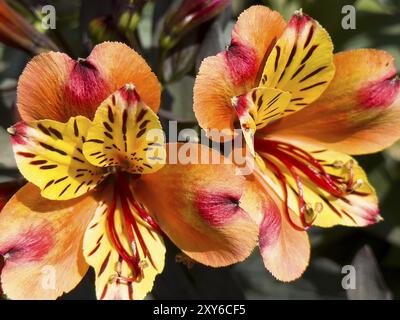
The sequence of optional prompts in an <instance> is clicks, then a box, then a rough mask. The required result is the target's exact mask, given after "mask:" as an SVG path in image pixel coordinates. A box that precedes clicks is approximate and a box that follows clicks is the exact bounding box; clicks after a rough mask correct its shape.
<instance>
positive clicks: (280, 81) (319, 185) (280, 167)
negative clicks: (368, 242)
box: [194, 6, 400, 281]
mask: <svg viewBox="0 0 400 320" xmlns="http://www.w3.org/2000/svg"><path fill="white" fill-rule="evenodd" d="M399 90H400V81H399V79H398V77H397V75H396V68H395V64H394V59H393V58H392V57H391V56H390V55H389V54H388V53H386V52H383V51H378V50H373V49H360V50H353V51H349V52H343V53H339V54H335V55H334V54H333V44H332V42H331V39H330V37H329V35H328V33H327V32H326V30H324V29H323V28H322V27H321V26H320V25H319V23H318V22H316V21H314V20H313V19H312V18H310V17H309V16H307V15H306V14H303V13H302V12H296V13H295V14H294V15H293V17H292V18H291V19H290V21H289V23H288V24H286V23H285V21H284V20H283V18H282V16H281V15H280V14H279V13H277V12H274V11H271V10H269V9H268V8H266V7H263V6H254V7H251V8H249V9H248V10H246V11H245V12H244V13H242V14H241V15H240V17H239V19H238V21H237V23H236V25H235V27H234V29H233V33H232V42H231V44H230V46H229V48H228V49H227V50H226V51H225V52H222V53H220V54H218V55H217V56H213V57H209V58H207V59H205V60H204V61H203V64H202V66H201V68H200V71H199V75H198V77H197V80H196V84H195V91H194V92H195V93H194V99H195V101H194V110H195V113H196V116H197V119H198V121H199V123H200V125H201V126H202V127H203V128H205V129H219V130H223V129H225V132H226V131H228V132H231V134H232V135H234V131H233V129H234V128H235V127H236V126H237V127H241V128H242V132H243V136H244V138H245V140H246V142H247V145H248V147H249V149H250V152H251V153H252V155H253V156H254V157H255V160H256V162H255V163H256V165H255V171H254V175H255V178H256V179H255V180H254V185H257V186H258V187H261V188H262V189H263V190H264V191H265V193H264V196H265V197H266V198H268V199H269V201H270V206H269V210H270V211H269V213H268V214H266V215H264V216H262V217H258V219H259V220H258V222H259V224H260V244H259V245H260V250H261V254H262V256H263V259H264V264H265V266H266V268H268V269H269V270H270V271H271V273H272V274H273V275H274V276H275V277H276V278H278V279H280V280H283V281H290V280H294V279H296V278H298V277H299V276H300V275H301V274H302V273H303V271H304V270H305V268H306V267H307V265H308V261H309V255H310V252H309V251H310V248H309V240H308V237H307V233H306V232H305V230H306V229H307V228H308V227H310V226H311V225H316V226H321V227H330V226H334V225H339V224H340V225H346V226H366V225H370V224H373V223H375V222H377V221H379V220H380V215H379V210H378V205H377V197H376V194H375V191H374V189H373V188H372V186H370V184H369V183H368V180H367V177H366V174H365V173H364V171H363V170H362V168H360V166H359V165H358V164H357V162H356V161H355V160H354V159H353V158H352V157H350V156H349V155H350V154H365V153H372V152H377V151H380V150H382V149H383V148H385V147H387V146H389V145H390V144H392V143H393V142H394V141H396V140H397V139H398V138H399V137H400V123H399V120H400V95H399Z"/></svg>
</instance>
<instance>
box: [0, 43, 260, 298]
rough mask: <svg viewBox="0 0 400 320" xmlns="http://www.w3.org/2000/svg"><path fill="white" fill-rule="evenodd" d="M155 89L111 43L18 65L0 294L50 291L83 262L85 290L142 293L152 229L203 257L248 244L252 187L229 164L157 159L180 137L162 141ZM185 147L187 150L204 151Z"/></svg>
mask: <svg viewBox="0 0 400 320" xmlns="http://www.w3.org/2000/svg"><path fill="white" fill-rule="evenodd" d="M159 100H160V85H159V83H158V81H157V79H156V77H155V75H154V74H153V73H152V72H151V70H150V68H149V66H148V65H147V64H146V62H145V61H144V60H143V59H142V58H141V57H140V56H139V55H138V54H137V53H136V52H135V51H133V50H132V49H130V48H129V47H127V46H126V45H124V44H121V43H103V44H101V45H98V46H96V47H95V48H94V49H93V51H92V53H91V54H90V56H89V57H88V58H87V59H79V60H78V61H75V60H72V59H71V58H69V57H68V56H67V55H65V54H62V53H55V52H50V53H44V54H41V55H39V56H37V57H35V58H34V59H33V60H32V61H31V62H30V63H29V64H28V66H27V67H26V69H25V71H24V72H23V74H22V75H21V77H20V80H19V85H18V97H17V105H18V108H19V112H20V114H21V117H22V120H23V122H20V123H17V124H16V125H14V126H13V127H11V128H10V129H9V132H10V134H11V140H12V145H13V150H14V153H15V157H16V161H17V164H18V168H19V170H20V171H21V173H22V175H23V176H24V177H25V178H26V179H27V180H28V181H29V183H28V184H26V185H25V186H24V187H23V188H22V189H20V190H19V191H18V192H17V193H16V194H15V195H14V197H13V198H11V199H10V200H9V202H8V203H7V204H6V206H5V207H4V208H3V210H2V211H1V214H0V254H1V255H2V256H3V257H4V260H5V265H4V267H3V269H2V271H1V283H2V288H3V290H4V293H5V294H6V295H7V296H8V297H9V298H11V299H54V298H57V297H58V296H60V295H61V294H63V293H64V292H68V291H70V290H72V289H73V288H74V287H75V286H76V285H77V284H78V283H79V282H80V280H81V279H82V277H83V276H84V275H85V273H86V271H87V270H88V267H89V266H92V267H93V268H94V270H95V273H96V294H97V298H99V299H142V298H144V297H145V296H146V294H147V293H148V292H149V291H150V290H151V289H152V286H153V282H154V279H155V277H156V275H157V274H159V273H160V272H161V271H162V270H163V267H164V255H165V247H164V244H163V237H164V235H166V236H168V237H169V238H170V239H171V240H172V241H173V242H174V243H175V244H176V245H177V246H178V247H179V248H180V249H182V251H183V252H184V253H185V254H187V255H188V256H189V257H191V258H192V259H194V260H196V261H199V262H201V263H204V264H206V265H209V266H214V267H217V266H226V265H229V264H232V263H235V262H237V261H240V260H243V259H245V258H246V257H247V256H248V255H249V254H250V252H251V251H252V249H253V248H254V247H255V246H256V245H257V229H258V226H257V225H256V223H254V222H253V221H252V220H251V219H249V213H248V211H247V210H246V209H245V207H246V203H248V205H247V206H248V208H249V209H248V210H251V198H252V197H251V196H249V197H247V195H248V193H246V196H245V192H244V190H245V185H246V181H245V178H244V177H242V176H237V175H235V174H234V173H235V166H234V165H233V164H221V165H213V164H198V165H197V164H191V163H189V164H187V165H180V164H175V165H173V164H168V159H167V158H168V155H167V152H166V150H167V149H173V148H175V147H176V148H177V150H178V151H179V150H180V148H181V147H182V145H176V144H175V145H167V146H165V144H164V136H163V133H162V131H161V126H160V122H159V120H158V117H157V115H156V112H157V110H158V107H159ZM192 146H194V148H192V151H193V150H195V151H194V152H192V154H191V156H192V157H197V156H198V155H199V152H200V151H204V150H205V151H208V152H210V155H212V154H213V153H212V152H211V151H210V150H209V149H208V148H205V147H201V146H197V145H192ZM202 154H203V153H202ZM214 156H215V155H214ZM218 156H219V155H218ZM246 199H249V200H248V201H247V200H246ZM238 230H240V232H238ZM46 277H48V278H46ZM46 279H47V280H46Z"/></svg>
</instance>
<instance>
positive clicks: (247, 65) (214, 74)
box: [194, 6, 285, 135]
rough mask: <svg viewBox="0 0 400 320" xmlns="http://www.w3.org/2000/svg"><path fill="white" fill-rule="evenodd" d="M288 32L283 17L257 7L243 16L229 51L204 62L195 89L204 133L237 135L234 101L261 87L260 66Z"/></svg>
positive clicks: (196, 110) (233, 35)
mask: <svg viewBox="0 0 400 320" xmlns="http://www.w3.org/2000/svg"><path fill="white" fill-rule="evenodd" d="M284 28H285V21H284V20H283V18H282V16H281V15H280V14H279V13H277V12H275V11H271V10H270V9H268V8H267V7H264V6H253V7H251V8H249V9H247V10H245V11H244V12H243V13H242V14H241V15H240V17H239V19H238V21H237V23H236V25H235V27H234V29H233V31H232V42H231V45H230V46H229V48H228V49H227V50H226V51H224V52H221V53H219V54H218V55H216V56H212V57H208V58H206V59H205V60H204V61H203V63H202V64H201V67H200V70H199V74H198V75H197V77H196V83H195V87H194V111H195V113H196V118H197V120H198V121H199V124H200V126H201V127H202V128H203V129H217V130H223V129H226V133H227V134H230V135H232V134H233V128H234V127H233V122H234V121H235V119H236V115H235V113H234V111H233V109H232V103H231V99H232V98H233V97H235V96H240V95H242V94H244V93H246V92H248V91H250V90H251V89H252V88H254V87H257V85H256V79H257V75H258V72H259V69H260V66H261V64H262V63H263V62H264V61H265V59H266V57H267V56H268V54H269V52H270V49H271V48H272V46H273V45H274V43H275V41H276V39H277V38H278V37H279V36H280V35H281V34H282V32H283V30H284Z"/></svg>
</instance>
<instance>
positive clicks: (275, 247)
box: [247, 171, 310, 282]
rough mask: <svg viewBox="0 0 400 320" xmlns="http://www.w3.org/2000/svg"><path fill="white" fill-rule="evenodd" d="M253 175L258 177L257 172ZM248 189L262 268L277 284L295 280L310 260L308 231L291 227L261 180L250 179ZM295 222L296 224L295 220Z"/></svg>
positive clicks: (275, 197) (281, 205)
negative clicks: (254, 213)
mask: <svg viewBox="0 0 400 320" xmlns="http://www.w3.org/2000/svg"><path fill="white" fill-rule="evenodd" d="M254 173H255V178H257V176H258V175H259V173H257V171H255V172H254ZM247 188H248V190H249V193H251V195H252V199H251V200H252V201H251V202H252V203H253V205H254V203H256V204H258V207H259V209H258V210H257V211H256V215H255V216H253V217H254V218H255V219H256V221H257V223H258V225H259V232H260V235H259V249H260V253H261V256H262V258H263V261H264V265H265V268H266V269H267V270H268V271H269V272H271V274H272V275H273V276H274V277H275V278H276V279H278V280H280V281H285V282H289V281H293V280H296V279H297V278H299V277H300V276H301V275H302V274H303V273H304V271H305V270H306V268H307V266H308V263H309V260H310V243H309V240H308V235H307V232H306V231H301V230H297V229H295V228H293V226H292V225H291V224H290V223H289V221H288V219H287V217H286V213H285V205H284V202H283V201H282V200H281V199H280V198H279V196H278V194H277V193H276V191H275V190H274V189H273V188H271V187H270V185H268V184H265V181H264V179H262V177H261V179H260V177H258V178H257V179H254V178H253V179H252V180H250V181H249V182H248V187H247ZM260 204H263V205H261V206H262V207H260ZM295 221H296V222H297V223H299V221H298V218H295Z"/></svg>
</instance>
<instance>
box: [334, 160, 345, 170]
mask: <svg viewBox="0 0 400 320" xmlns="http://www.w3.org/2000/svg"><path fill="white" fill-rule="evenodd" d="M343 165H344V163H343V161H341V160H336V161H335V162H333V167H334V168H336V169H340V168H343Z"/></svg>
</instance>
